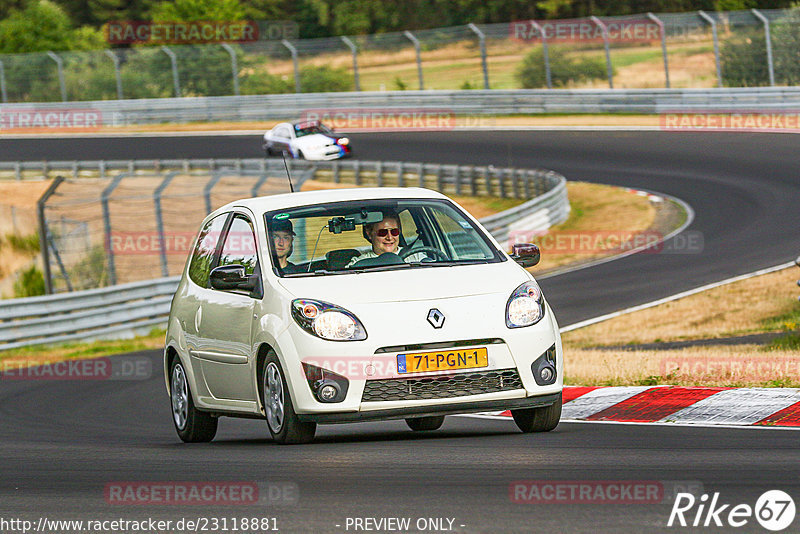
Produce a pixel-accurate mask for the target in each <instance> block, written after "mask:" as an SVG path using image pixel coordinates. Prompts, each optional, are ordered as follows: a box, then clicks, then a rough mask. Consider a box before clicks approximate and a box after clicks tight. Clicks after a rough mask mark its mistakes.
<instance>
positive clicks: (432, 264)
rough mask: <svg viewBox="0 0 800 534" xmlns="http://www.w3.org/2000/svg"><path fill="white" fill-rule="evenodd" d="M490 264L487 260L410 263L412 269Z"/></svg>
mask: <svg viewBox="0 0 800 534" xmlns="http://www.w3.org/2000/svg"><path fill="white" fill-rule="evenodd" d="M486 263H489V262H488V261H487V260H450V261H431V262H417V263H409V264H408V265H411V266H412V267H449V266H453V265H480V264H486Z"/></svg>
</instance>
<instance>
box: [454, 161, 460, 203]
mask: <svg viewBox="0 0 800 534" xmlns="http://www.w3.org/2000/svg"><path fill="white" fill-rule="evenodd" d="M455 179H456V195H457V196H458V195H461V165H456V175H455Z"/></svg>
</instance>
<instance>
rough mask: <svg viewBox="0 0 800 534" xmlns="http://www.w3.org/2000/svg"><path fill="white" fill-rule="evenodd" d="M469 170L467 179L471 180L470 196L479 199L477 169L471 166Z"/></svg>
mask: <svg viewBox="0 0 800 534" xmlns="http://www.w3.org/2000/svg"><path fill="white" fill-rule="evenodd" d="M468 169H469V172H468V174H467V177H468V178H469V194H470V195H471V196H473V197H477V196H478V182H477V181H476V180H475V171H476V169H475V167H474V166H473V165H470V166H469V167H468Z"/></svg>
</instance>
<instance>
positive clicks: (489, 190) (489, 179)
mask: <svg viewBox="0 0 800 534" xmlns="http://www.w3.org/2000/svg"><path fill="white" fill-rule="evenodd" d="M481 169H482V172H483V179H484V181H485V182H486V196H487V197H490V196H492V174H491V173H490V172H489V168H488V167H481Z"/></svg>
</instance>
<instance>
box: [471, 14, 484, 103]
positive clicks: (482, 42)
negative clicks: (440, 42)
mask: <svg viewBox="0 0 800 534" xmlns="http://www.w3.org/2000/svg"><path fill="white" fill-rule="evenodd" d="M468 26H469V29H470V30H472V31H473V32H475V35H477V36H478V40H479V41H480V45H481V65H482V66H483V88H484V89H488V88H489V67H488V66H487V65H486V35H484V34H483V32H482V31H481V30H480V29H479V28H478V27H477V26H475V25H474V24H473V23H471V22H470V23H469V24H468Z"/></svg>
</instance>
